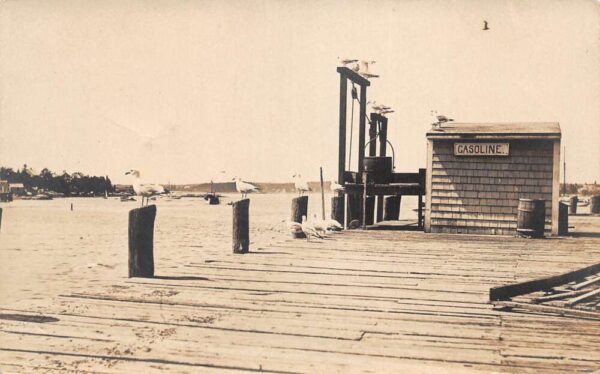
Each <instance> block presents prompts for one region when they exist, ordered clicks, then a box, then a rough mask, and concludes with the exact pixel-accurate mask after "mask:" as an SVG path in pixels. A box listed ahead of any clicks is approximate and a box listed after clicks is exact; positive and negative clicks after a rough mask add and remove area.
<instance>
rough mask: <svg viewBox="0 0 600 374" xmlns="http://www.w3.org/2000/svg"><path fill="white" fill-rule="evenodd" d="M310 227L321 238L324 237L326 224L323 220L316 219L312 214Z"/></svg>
mask: <svg viewBox="0 0 600 374" xmlns="http://www.w3.org/2000/svg"><path fill="white" fill-rule="evenodd" d="M312 225H313V227H314V228H315V230H316V231H317V233H319V235H321V236H325V232H326V231H327V223H325V221H324V220H321V219H318V218H317V215H316V214H313V221H312Z"/></svg>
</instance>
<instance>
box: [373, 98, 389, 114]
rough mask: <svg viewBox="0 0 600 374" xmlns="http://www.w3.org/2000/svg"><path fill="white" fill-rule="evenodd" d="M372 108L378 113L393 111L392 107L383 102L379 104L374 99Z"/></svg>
mask: <svg viewBox="0 0 600 374" xmlns="http://www.w3.org/2000/svg"><path fill="white" fill-rule="evenodd" d="M371 108H372V109H373V110H374V111H375V112H377V113H378V114H383V112H387V113H391V112H390V110H392V107H389V106H387V105H383V104H377V102H376V101H373V103H372V104H371ZM392 112H393V111H392Z"/></svg>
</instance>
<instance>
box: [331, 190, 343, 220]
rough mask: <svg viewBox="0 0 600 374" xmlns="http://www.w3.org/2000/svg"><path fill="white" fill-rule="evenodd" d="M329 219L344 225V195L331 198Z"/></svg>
mask: <svg viewBox="0 0 600 374" xmlns="http://www.w3.org/2000/svg"><path fill="white" fill-rule="evenodd" d="M331 219H334V220H336V221H338V222H339V223H340V224H341V225H343V224H344V195H342V196H334V197H332V198H331Z"/></svg>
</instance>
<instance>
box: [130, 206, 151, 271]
mask: <svg viewBox="0 0 600 374" xmlns="http://www.w3.org/2000/svg"><path fill="white" fill-rule="evenodd" d="M155 218H156V205H150V206H146V207H143V208H137V209H132V210H130V211H129V277H130V278H131V277H142V278H152V277H154V220H155Z"/></svg>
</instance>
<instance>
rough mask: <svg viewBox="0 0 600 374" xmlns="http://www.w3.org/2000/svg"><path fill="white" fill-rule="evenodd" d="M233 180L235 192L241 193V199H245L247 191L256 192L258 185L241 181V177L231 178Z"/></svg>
mask: <svg viewBox="0 0 600 374" xmlns="http://www.w3.org/2000/svg"><path fill="white" fill-rule="evenodd" d="M232 180H234V181H235V189H236V190H237V192H239V193H241V194H242V199H245V198H246V197H247V196H248V192H258V187H256V186H255V185H253V184H250V183H247V182H243V181H242V178H240V177H237V178H233V179H232Z"/></svg>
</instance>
